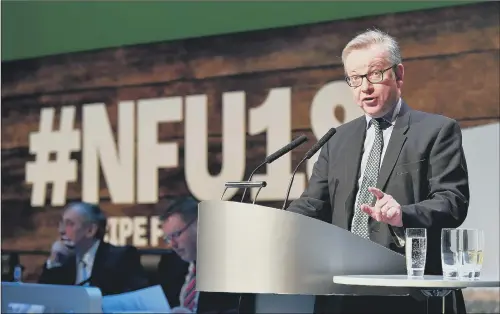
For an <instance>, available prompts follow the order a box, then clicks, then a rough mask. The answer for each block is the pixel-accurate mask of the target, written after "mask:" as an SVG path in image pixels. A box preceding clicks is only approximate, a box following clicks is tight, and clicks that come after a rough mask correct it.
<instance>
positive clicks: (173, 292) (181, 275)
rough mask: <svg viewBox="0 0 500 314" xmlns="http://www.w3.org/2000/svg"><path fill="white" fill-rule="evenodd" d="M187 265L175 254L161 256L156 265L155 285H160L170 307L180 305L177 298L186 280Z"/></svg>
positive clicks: (169, 253)
mask: <svg viewBox="0 0 500 314" xmlns="http://www.w3.org/2000/svg"><path fill="white" fill-rule="evenodd" d="M188 268H189V263H187V262H185V261H183V260H182V259H181V258H180V257H179V256H178V255H177V254H176V253H175V252H173V251H171V252H168V253H165V254H162V256H161V258H160V262H159V263H158V271H157V274H156V278H154V279H153V280H154V283H155V284H160V285H161V287H162V289H163V292H164V293H165V296H166V297H167V300H168V303H169V304H170V307H172V308H173V307H176V306H179V305H180V301H179V296H180V292H181V289H182V286H183V285H184V281H185V280H186V275H187V273H188Z"/></svg>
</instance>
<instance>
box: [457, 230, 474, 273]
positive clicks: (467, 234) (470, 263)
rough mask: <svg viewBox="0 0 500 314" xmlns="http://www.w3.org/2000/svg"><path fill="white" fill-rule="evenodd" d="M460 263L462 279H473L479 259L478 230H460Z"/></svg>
mask: <svg viewBox="0 0 500 314" xmlns="http://www.w3.org/2000/svg"><path fill="white" fill-rule="evenodd" d="M458 231H459V233H458V237H459V242H458V244H459V255H458V258H459V261H460V268H459V270H458V272H459V276H460V278H461V279H473V278H474V275H475V272H476V265H477V257H478V244H479V241H478V230H477V229H458Z"/></svg>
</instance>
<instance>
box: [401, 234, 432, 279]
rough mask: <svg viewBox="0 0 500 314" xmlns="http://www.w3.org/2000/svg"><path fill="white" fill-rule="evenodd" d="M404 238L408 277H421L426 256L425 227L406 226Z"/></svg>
mask: <svg viewBox="0 0 500 314" xmlns="http://www.w3.org/2000/svg"><path fill="white" fill-rule="evenodd" d="M405 238H406V252H405V255H406V271H407V274H408V277H422V276H423V275H424V269H425V259H426V257H427V230H426V229H425V228H407V229H406V234H405Z"/></svg>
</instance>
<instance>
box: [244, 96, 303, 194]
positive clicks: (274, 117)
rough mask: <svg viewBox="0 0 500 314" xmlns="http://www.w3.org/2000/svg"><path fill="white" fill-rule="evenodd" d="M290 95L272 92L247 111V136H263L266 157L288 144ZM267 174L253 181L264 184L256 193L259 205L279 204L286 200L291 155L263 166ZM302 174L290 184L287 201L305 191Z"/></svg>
mask: <svg viewBox="0 0 500 314" xmlns="http://www.w3.org/2000/svg"><path fill="white" fill-rule="evenodd" d="M291 95H292V91H291V88H290V87H282V88H274V89H271V90H270V92H269V95H268V96H267V98H266V100H265V101H264V103H262V105H260V106H259V107H256V108H252V109H250V113H249V114H250V117H249V121H250V122H249V126H248V133H249V134H250V135H256V134H259V133H261V132H264V131H265V132H266V153H267V155H270V154H272V153H273V152H275V151H277V150H278V149H280V148H281V147H283V145H285V144H287V143H289V142H291V132H290V130H291V119H292V115H291V103H292V96H291ZM266 167H267V171H266V174H257V175H255V176H254V177H253V179H252V180H255V181H266V182H267V186H266V187H265V188H264V189H262V190H261V192H260V193H259V200H260V201H269V200H281V199H284V197H285V189H286V187H287V186H288V181H289V180H290V177H291V170H292V169H291V168H292V155H291V153H288V154H286V155H284V156H282V157H281V158H279V159H277V160H275V161H274V162H273V163H271V164H270V165H266ZM304 179H305V176H304V174H303V173H297V174H296V175H295V180H294V182H293V185H292V188H291V191H290V198H289V199H294V198H297V197H299V196H300V194H301V193H302V191H303V190H304ZM251 192H252V194H251V195H252V199H255V194H256V193H257V190H252V191H251Z"/></svg>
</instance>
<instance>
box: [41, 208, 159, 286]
mask: <svg viewBox="0 0 500 314" xmlns="http://www.w3.org/2000/svg"><path fill="white" fill-rule="evenodd" d="M105 232H106V216H105V215H104V213H103V212H102V211H101V209H100V208H99V206H97V205H94V204H89V203H84V202H77V203H71V204H69V205H67V206H66V210H65V211H64V214H63V217H62V220H61V222H60V223H59V234H60V239H59V240H57V241H56V242H54V244H53V245H52V250H51V255H50V257H49V259H48V260H47V262H46V263H45V265H44V269H43V271H42V274H41V276H40V278H39V281H38V282H39V283H45V284H57V285H88V286H93V287H97V288H99V289H100V290H101V293H102V294H103V295H111V294H118V293H123V292H127V291H133V290H138V289H142V288H145V287H147V286H148V285H149V282H148V279H147V276H146V273H145V271H144V269H143V267H142V265H141V262H140V256H139V253H138V251H137V249H136V248H135V247H133V246H124V247H119V246H114V245H111V244H110V243H106V242H104V240H103V239H104V235H105Z"/></svg>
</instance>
